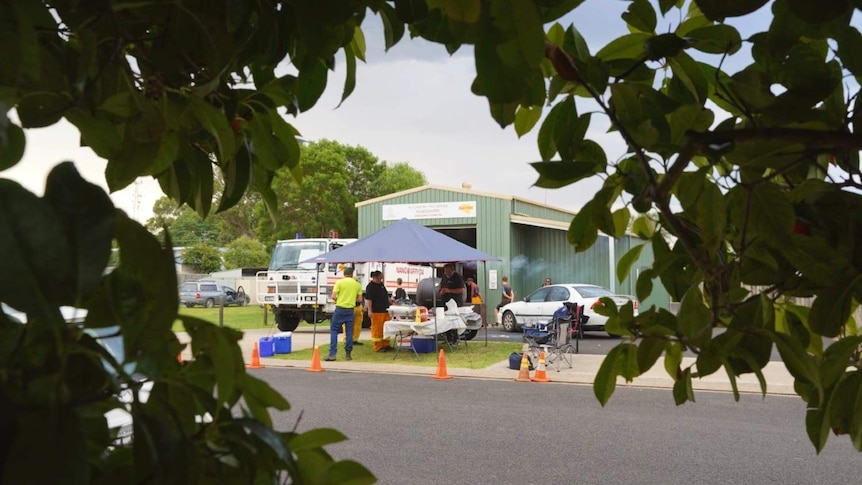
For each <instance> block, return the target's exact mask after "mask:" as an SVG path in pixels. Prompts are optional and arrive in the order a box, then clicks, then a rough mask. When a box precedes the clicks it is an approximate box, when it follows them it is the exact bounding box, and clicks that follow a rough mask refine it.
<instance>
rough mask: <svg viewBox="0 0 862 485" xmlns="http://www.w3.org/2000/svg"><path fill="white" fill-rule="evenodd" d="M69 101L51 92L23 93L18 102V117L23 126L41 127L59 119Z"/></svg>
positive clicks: (67, 106) (68, 105) (69, 104)
mask: <svg viewBox="0 0 862 485" xmlns="http://www.w3.org/2000/svg"><path fill="white" fill-rule="evenodd" d="M71 107H72V105H71V103H70V102H69V101H68V100H67V99H66V98H64V97H63V96H61V95H59V94H56V93H53V92H45V91H42V92H39V93H37V94H28V95H24V96H23V97H22V98H21V101H19V102H18V106H16V109H17V110H18V118H20V120H21V126H22V127H24V128H42V127H45V126H50V125H53V124H54V123H56V122H58V121H60V118H62V117H63V116H64V115H65V114H66V110H67V109H69V108H71Z"/></svg>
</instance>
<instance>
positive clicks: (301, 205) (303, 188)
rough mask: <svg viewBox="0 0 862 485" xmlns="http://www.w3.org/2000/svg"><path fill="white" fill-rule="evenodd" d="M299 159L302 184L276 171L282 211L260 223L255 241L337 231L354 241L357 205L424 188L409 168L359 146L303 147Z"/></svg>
mask: <svg viewBox="0 0 862 485" xmlns="http://www.w3.org/2000/svg"><path fill="white" fill-rule="evenodd" d="M301 156H302V166H301V167H300V169H299V170H300V171H301V173H302V178H301V181H297V179H296V178H294V177H292V176H291V173H290V172H288V171H287V170H283V171H281V172H278V173H277V174H276V176H275V178H274V179H273V182H272V190H273V192H274V193H275V194H276V197H277V198H278V201H279V203H280V204H281V208H280V209H279V211H278V213H277V214H276V215H274V217H273V218H271V219H270V218H266V217H260V218H259V219H258V220H259V221H260V222H259V225H258V229H257V237H258V240H260V241H263V242H265V243H266V244H268V245H270V246H272V245H273V244H274V243H275V241H277V240H278V239H291V238H293V237H295V236H296V234H297V233H301V234H302V235H303V236H305V237H323V236H327V235H328V234H329V233H330V232H331V231H336V232H338V233H339V235H340V236H342V237H356V236H357V234H358V224H359V221H358V220H357V217H358V216H357V211H356V208H355V204H356V203H357V202H361V201H363V200H368V199H372V198H374V197H379V196H382V195H386V194H391V193H393V192H398V191H400V190H406V189H410V188H413V187H419V186H421V185H424V184H426V183H427V181H426V179H425V175H424V174H422V173H421V172H419V171H417V170H416V169H414V168H412V167H410V166H409V165H408V164H407V163H397V164H394V165H392V166H389V165H388V164H386V162H381V161H379V160H378V159H377V157H376V156H374V155H373V154H372V153H371V152H369V151H368V150H367V149H365V148H363V147H359V146H356V147H351V146H347V145H342V144H340V143H338V142H335V141H332V140H321V141H318V142H314V143H309V144H307V145H305V146H303V147H302V152H301ZM262 210H263V207H259V211H260V212H262Z"/></svg>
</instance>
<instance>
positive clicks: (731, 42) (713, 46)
mask: <svg viewBox="0 0 862 485" xmlns="http://www.w3.org/2000/svg"><path fill="white" fill-rule="evenodd" d="M680 35H682V34H680ZM685 38H686V39H687V40H689V42H691V46H692V47H693V48H694V49H696V50H699V51H701V52H706V53H707V54H725V53H726V54H735V53H736V52H737V51H738V50H739V49H740V47H742V37H740V35H739V31H737V30H736V29H735V28H734V27H732V26H730V25H727V24H719V25H710V26H707V27H701V28H698V29H694V30H691V31H689V32H688V33H686V34H685Z"/></svg>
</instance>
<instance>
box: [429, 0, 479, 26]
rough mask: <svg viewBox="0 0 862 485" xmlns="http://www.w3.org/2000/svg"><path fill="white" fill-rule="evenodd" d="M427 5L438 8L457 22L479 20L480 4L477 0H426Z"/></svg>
mask: <svg viewBox="0 0 862 485" xmlns="http://www.w3.org/2000/svg"><path fill="white" fill-rule="evenodd" d="M428 7H430V8H439V9H440V10H442V11H443V13H444V14H445V15H446V16H447V17H449V18H451V19H453V20H457V21H459V22H466V23H470V24H475V23H477V22H479V16H480V14H481V13H482V4H481V2H480V1H479V0H428Z"/></svg>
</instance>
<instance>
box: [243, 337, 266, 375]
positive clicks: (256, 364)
mask: <svg viewBox="0 0 862 485" xmlns="http://www.w3.org/2000/svg"><path fill="white" fill-rule="evenodd" d="M245 367H246V368H247V369H263V366H262V365H261V364H260V351H259V350H258V349H257V342H255V343H254V348H253V349H252V351H251V364H249V365H247V366H245Z"/></svg>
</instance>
